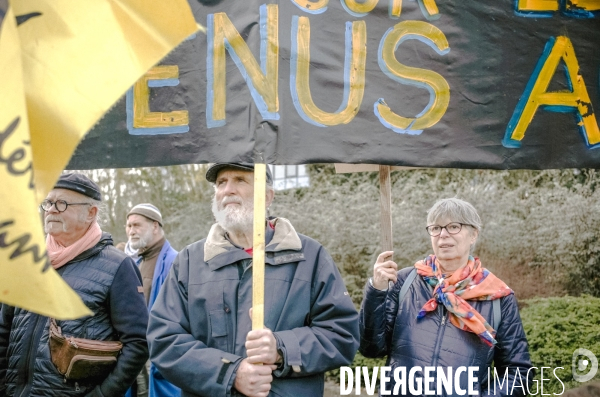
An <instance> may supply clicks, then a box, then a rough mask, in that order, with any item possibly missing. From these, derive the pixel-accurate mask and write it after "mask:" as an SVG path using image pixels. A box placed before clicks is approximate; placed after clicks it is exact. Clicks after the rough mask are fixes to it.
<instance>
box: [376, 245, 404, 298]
mask: <svg viewBox="0 0 600 397" xmlns="http://www.w3.org/2000/svg"><path fill="white" fill-rule="evenodd" d="M393 254H394V251H385V252H382V253H381V254H379V256H378V257H377V262H375V266H373V287H375V288H377V289H379V290H386V289H387V288H388V282H389V281H393V282H394V283H395V282H396V280H398V275H397V272H398V265H397V264H396V263H395V262H394V261H392V260H387V259H391V257H392V255H393Z"/></svg>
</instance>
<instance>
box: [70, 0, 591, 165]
mask: <svg viewBox="0 0 600 397" xmlns="http://www.w3.org/2000/svg"><path fill="white" fill-rule="evenodd" d="M204 3H205V4H203V2H199V1H196V0H190V4H191V6H192V9H193V10H194V14H195V16H196V20H197V21H198V23H200V24H201V25H203V26H205V27H206V32H203V33H198V34H197V35H195V36H194V37H191V38H189V39H188V40H187V41H185V42H184V43H183V44H182V45H181V46H180V47H179V48H178V49H177V50H175V51H174V52H173V53H172V54H171V55H169V56H168V57H167V58H166V59H164V60H163V62H161V64H160V65H159V66H157V67H155V68H153V69H152V70H150V71H149V72H148V74H147V75H146V76H145V77H144V78H143V79H142V80H140V81H139V82H138V83H137V84H136V85H135V86H134V87H132V89H131V90H129V92H128V93H127V95H126V97H125V98H123V99H122V100H121V101H120V102H119V103H117V105H116V106H115V107H114V108H113V109H112V110H111V112H109V113H108V114H107V115H106V116H105V117H104V118H103V119H102V120H101V122H100V123H99V124H98V125H97V126H95V128H94V129H93V130H92V131H90V132H89V134H88V135H87V136H86V138H85V139H84V140H83V141H82V142H81V144H80V146H79V148H78V149H77V151H76V153H75V154H74V156H73V158H72V160H71V162H70V164H69V166H68V168H70V169H87V168H107V167H134V166H135V167H141V166H154V165H168V164H182V163H205V162H216V161H254V160H261V161H266V162H267V163H271V164H300V163H317V162H326V163H331V162H345V163H376V164H390V165H402V166H418V167H454V168H496V169H512V168H530V169H544V168H571V167H590V168H599V167H600V150H596V148H600V131H599V125H598V121H599V120H598V118H597V117H596V115H595V113H594V110H593V109H594V105H595V107H596V108H599V107H600V81H599V79H600V17H599V15H600V7H599V6H598V2H597V1H592V0H577V1H574V0H571V1H565V0H556V1H552V0H477V1H475V0H472V1H464V0H417V1H414V0H413V1H410V0H404V1H402V0H361V1H357V0H287V1H283V0H281V1H273V2H271V3H263V2H259V1H255V0H244V1H218V0H217V1H214V0H213V1H208V0H205V1H204ZM136 45H143V43H136ZM90 78H93V76H90Z"/></svg>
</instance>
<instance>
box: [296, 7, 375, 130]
mask: <svg viewBox="0 0 600 397" xmlns="http://www.w3.org/2000/svg"><path fill="white" fill-rule="evenodd" d="M366 42H367V26H366V24H365V22H364V21H355V22H346V46H345V59H344V97H343V101H342V104H341V106H340V107H339V109H338V110H337V111H336V112H334V113H328V112H325V111H323V110H321V109H319V108H318V107H317V105H315V103H314V101H313V99H312V95H311V93H310V78H309V75H310V21H309V19H308V18H306V17H297V16H294V17H293V18H292V55H291V69H292V70H291V78H290V90H291V92H292V100H293V102H294V106H295V107H296V110H297V111H298V114H299V115H300V117H302V118H303V119H304V120H305V121H306V122H308V123H311V124H313V125H316V126H318V127H326V126H332V125H338V124H347V123H349V122H350V121H352V119H353V118H354V116H356V114H357V113H358V110H359V109H360V105H361V103H362V100H363V96H364V93H365V64H366V60H367V47H366Z"/></svg>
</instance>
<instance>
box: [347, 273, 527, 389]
mask: <svg viewBox="0 0 600 397" xmlns="http://www.w3.org/2000/svg"><path fill="white" fill-rule="evenodd" d="M412 269H413V268H412V267H410V268H405V269H402V270H400V271H398V281H397V282H396V283H395V284H394V286H393V287H392V288H391V289H389V290H386V291H380V290H377V289H376V288H374V287H373V286H372V285H371V283H370V282H367V286H366V288H365V294H364V299H363V302H362V307H361V311H360V334H361V340H360V348H359V351H360V352H361V353H362V354H363V355H364V356H365V357H371V358H376V357H384V356H386V355H387V364H386V365H387V366H391V367H392V372H391V373H392V375H391V379H390V382H389V384H388V387H387V388H386V390H391V391H392V392H393V388H394V385H395V382H394V377H393V371H394V369H395V368H397V367H405V368H406V378H408V374H409V371H410V370H411V368H413V367H417V366H419V367H421V368H422V370H421V372H418V373H417V374H418V376H417V377H420V378H424V373H423V371H424V370H425V367H435V368H436V369H438V368H439V369H438V370H437V371H439V370H440V369H441V370H444V371H446V372H445V374H446V376H447V374H448V369H449V368H450V367H451V368H452V377H453V378H454V375H455V373H456V370H457V368H458V367H477V372H475V373H474V374H475V376H476V377H477V379H478V382H477V383H476V384H475V391H476V392H478V393H479V394H480V395H497V396H506V395H512V396H522V395H526V394H529V393H528V392H527V390H528V387H530V386H531V382H532V380H533V376H534V371H533V370H531V371H529V369H530V368H532V365H531V361H530V358H529V351H528V346H527V339H526V338H525V332H524V331H523V325H522V323H521V318H520V317H519V310H518V307H517V301H516V299H515V296H514V294H511V295H508V296H506V297H504V298H501V302H500V307H501V312H502V318H501V322H500V325H499V326H497V329H496V332H497V333H496V340H497V342H498V343H497V344H496V346H495V347H489V346H487V345H486V344H485V343H483V342H482V341H481V340H480V339H479V337H478V336H477V335H476V334H474V333H472V332H467V331H463V330H460V329H458V328H456V327H455V326H454V325H452V324H451V323H450V321H448V311H447V309H446V308H445V307H444V306H443V305H441V304H440V305H438V308H437V310H435V311H433V312H430V313H428V314H427V315H426V316H425V317H424V318H422V319H419V320H418V319H417V314H418V313H419V310H420V309H421V308H422V307H423V305H424V304H425V302H427V301H428V300H429V299H430V298H431V296H432V292H431V287H430V286H429V285H428V284H426V283H425V281H424V280H423V278H422V277H420V276H417V277H416V279H415V280H414V281H413V282H412V284H411V286H410V288H409V290H408V293H407V294H406V295H405V297H404V299H403V300H402V302H401V303H400V305H398V296H399V292H400V289H401V288H402V285H403V284H404V280H406V278H407V276H408V274H409V273H410V272H411V271H412ZM469 304H470V305H471V306H472V307H473V308H474V309H475V310H477V311H478V312H479V313H480V314H481V315H482V316H483V317H484V318H485V319H486V320H487V321H488V323H489V324H493V320H492V318H493V313H492V312H493V310H492V301H469ZM492 362H494V368H495V371H496V376H495V375H494V369H491V366H492ZM488 370H489V386H488ZM398 373H399V374H401V372H398ZM437 373H439V372H436V371H433V372H432V373H430V375H432V376H433V381H432V382H431V383H430V385H429V389H431V390H434V391H435V393H434V394H435V395H443V396H452V395H460V394H459V393H460V392H461V390H467V391H468V389H467V381H468V379H467V372H463V373H461V374H460V376H459V378H460V380H459V384H458V385H455V384H454V383H455V382H453V384H452V388H451V392H450V393H447V392H446V389H445V388H443V387H442V388H441V390H440V391H441V393H440V394H438V393H437V383H438V380H437ZM528 375H529V376H528ZM388 376H389V375H388ZM495 379H497V380H496V382H494V380H495ZM453 380H454V379H453ZM423 381H424V380H423V379H422V380H421V382H423ZM494 383H495V390H494ZM500 383H503V385H502V386H500ZM457 386H458V388H457ZM415 387H416V384H415ZM488 388H489V389H488ZM421 391H422V393H421V394H418V393H411V392H410V390H409V388H408V384H407V386H406V395H425V390H424V386H423V387H422V390H421ZM380 392H381V390H380ZM401 393H402V389H401V387H399V388H398V393H397V394H396V393H392V395H399V394H401ZM466 394H468V392H467V393H466Z"/></svg>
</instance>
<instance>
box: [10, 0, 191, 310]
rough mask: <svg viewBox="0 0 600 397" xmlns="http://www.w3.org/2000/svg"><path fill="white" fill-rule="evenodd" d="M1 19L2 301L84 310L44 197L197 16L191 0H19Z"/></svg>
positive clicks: (31, 307)
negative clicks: (57, 249)
mask: <svg viewBox="0 0 600 397" xmlns="http://www.w3.org/2000/svg"><path fill="white" fill-rule="evenodd" d="M15 16H16V17H15ZM17 21H18V23H19V25H18V26H17ZM1 23H2V24H1V26H0V79H1V80H0V81H1V83H0V109H2V110H1V111H0V180H1V181H2V185H3V186H2V189H0V302H5V303H8V304H10V305H14V306H19V307H22V308H25V309H28V310H31V311H34V312H37V313H40V314H43V315H47V316H53V317H55V318H57V319H69V318H77V317H81V316H84V315H88V314H91V312H90V311H89V310H88V309H87V308H86V307H85V305H84V304H83V303H82V301H81V300H80V299H79V297H78V295H77V294H76V293H75V292H74V291H73V290H71V289H70V288H69V287H68V286H67V284H66V283H65V282H64V281H63V280H62V278H61V277H60V276H59V275H58V274H57V273H56V272H55V271H54V269H52V267H50V266H49V263H48V259H47V255H46V252H45V251H46V247H45V239H44V235H43V231H42V223H41V219H40V214H39V212H38V210H37V204H38V203H39V202H40V201H41V199H43V198H44V197H45V195H46V194H47V192H48V191H49V190H51V189H52V187H53V186H54V183H55V181H56V180H57V178H58V176H59V175H60V173H61V172H62V170H63V168H64V167H65V166H66V164H67V163H68V161H69V158H70V157H71V155H72V153H73V151H74V149H75V148H76V146H77V144H78V143H79V141H80V140H81V138H83V136H84V135H85V133H86V132H87V131H88V130H89V129H91V127H92V126H93V125H94V124H95V123H96V122H98V120H99V119H100V118H101V117H102V115H103V114H104V113H105V112H106V111H108V110H109V108H110V107H111V106H112V104H113V103H115V102H116V101H117V100H118V99H119V98H120V97H121V96H122V95H123V94H124V93H125V91H126V90H127V89H128V88H129V87H130V86H131V85H133V84H134V83H135V81H136V80H137V79H139V78H140V77H141V76H142V75H143V74H144V73H145V72H146V71H147V70H148V69H149V68H150V67H152V66H153V65H154V64H155V63H157V62H158V61H159V60H160V59H161V58H163V57H164V56H165V55H167V53H168V52H169V51H171V50H172V49H173V48H174V47H175V46H177V45H178V44H179V43H180V42H181V41H183V40H184V39H185V38H186V37H188V36H190V35H191V34H193V33H194V32H195V31H196V30H197V25H196V23H195V21H194V18H193V15H192V13H191V10H190V8H189V5H188V4H187V2H186V1H185V0H169V1H168V2H165V1H162V0H102V1H101V0H94V1H86V2H83V1H80V0H19V1H13V2H12V3H11V6H10V7H9V9H8V12H7V13H6V15H5V17H4V19H3V20H1ZM34 186H35V187H34Z"/></svg>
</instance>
